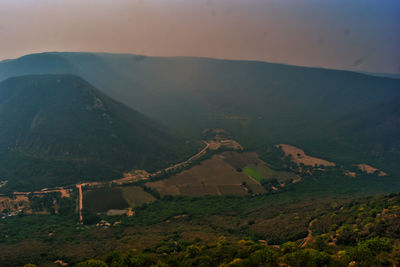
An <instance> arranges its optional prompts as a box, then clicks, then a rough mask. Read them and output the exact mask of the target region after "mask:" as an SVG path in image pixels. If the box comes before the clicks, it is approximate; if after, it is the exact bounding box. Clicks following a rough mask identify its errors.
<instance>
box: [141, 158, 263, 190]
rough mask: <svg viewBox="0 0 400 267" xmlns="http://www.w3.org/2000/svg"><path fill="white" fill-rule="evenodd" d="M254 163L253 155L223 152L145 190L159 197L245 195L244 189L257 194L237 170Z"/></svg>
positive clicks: (250, 180) (258, 187)
mask: <svg viewBox="0 0 400 267" xmlns="http://www.w3.org/2000/svg"><path fill="white" fill-rule="evenodd" d="M256 159H257V158H256V154H255V153H239V152H234V151H230V152H223V153H220V154H217V155H214V156H212V157H211V158H210V159H207V160H205V161H203V162H201V163H200V164H199V165H197V166H194V167H192V168H190V169H188V170H185V171H183V172H181V173H178V174H176V175H173V176H171V177H170V178H167V179H164V180H160V181H156V182H148V183H146V186H148V187H151V188H154V189H156V190H157V191H158V192H159V193H160V195H161V196H165V195H185V196H204V195H245V194H247V193H248V187H251V190H252V192H253V193H256V194H259V193H263V192H265V189H264V188H263V187H262V186H261V185H260V184H259V182H257V181H256V180H254V179H253V178H251V177H249V176H248V175H246V174H245V173H243V172H241V169H240V167H237V166H245V165H247V164H249V163H251V162H254V161H255V160H256Z"/></svg>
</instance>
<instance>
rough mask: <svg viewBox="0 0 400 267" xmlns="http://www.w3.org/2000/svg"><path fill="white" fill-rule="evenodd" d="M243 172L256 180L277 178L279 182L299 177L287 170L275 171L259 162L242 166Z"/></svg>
mask: <svg viewBox="0 0 400 267" xmlns="http://www.w3.org/2000/svg"><path fill="white" fill-rule="evenodd" d="M243 172H245V173H246V174H248V175H250V176H251V177H253V178H254V179H256V180H257V181H259V182H261V181H262V180H270V179H274V178H275V179H277V180H278V182H279V183H286V182H288V181H291V180H296V179H299V178H300V177H299V176H298V175H297V174H295V173H292V172H288V171H276V170H273V169H272V168H271V167H269V166H268V165H267V164H265V163H263V162H260V163H258V164H250V165H247V166H246V167H244V168H243Z"/></svg>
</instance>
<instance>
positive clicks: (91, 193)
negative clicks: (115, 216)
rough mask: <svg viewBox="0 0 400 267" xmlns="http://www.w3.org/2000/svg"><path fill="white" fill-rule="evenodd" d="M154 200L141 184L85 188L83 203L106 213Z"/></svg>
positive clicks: (89, 207)
mask: <svg viewBox="0 0 400 267" xmlns="http://www.w3.org/2000/svg"><path fill="white" fill-rule="evenodd" d="M154 200H155V198H154V197H153V196H152V195H150V194H149V193H147V192H145V191H144V190H143V189H142V188H141V187H139V186H121V187H102V188H92V189H89V190H86V192H85V190H84V196H83V205H84V208H87V209H90V210H92V211H95V212H102V213H105V212H108V211H110V210H123V209H126V208H129V207H130V208H134V207H137V206H140V205H142V204H144V203H150V202H152V201H154ZM111 213H112V212H111Z"/></svg>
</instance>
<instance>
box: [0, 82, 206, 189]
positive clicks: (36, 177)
mask: <svg viewBox="0 0 400 267" xmlns="http://www.w3.org/2000/svg"><path fill="white" fill-rule="evenodd" d="M198 146H199V144H197V143H194V142H192V143H188V142H186V140H185V139H183V138H178V137H175V136H173V135H172V134H170V133H169V132H168V130H167V129H165V128H164V127H163V126H160V125H158V124H157V123H155V122H153V121H151V120H150V119H148V118H146V117H145V116H143V115H142V114H140V113H138V112H136V111H134V110H132V109H130V108H128V107H126V106H124V105H122V104H120V103H118V102H116V101H114V100H112V99H110V98H109V97H107V96H105V95H104V94H103V93H101V92H99V91H98V90H97V89H95V88H93V87H92V86H91V85H90V84H88V83H87V82H85V81H84V80H82V79H80V78H78V77H76V76H72V75H32V76H22V77H16V78H10V79H8V80H6V81H4V82H2V83H1V84H0V166H1V168H0V178H1V180H8V181H9V182H8V184H7V186H8V188H9V189H14V190H19V191H21V190H29V189H33V188H43V187H46V186H61V185H68V184H73V183H76V182H78V181H79V180H86V181H87V180H107V179H116V178H120V177H122V173H123V172H124V171H130V170H132V169H146V170H148V171H153V170H156V169H159V168H161V167H166V166H168V165H169V164H171V163H173V162H178V161H181V160H185V159H186V158H188V157H190V155H191V154H194V153H196V151H197V148H198Z"/></svg>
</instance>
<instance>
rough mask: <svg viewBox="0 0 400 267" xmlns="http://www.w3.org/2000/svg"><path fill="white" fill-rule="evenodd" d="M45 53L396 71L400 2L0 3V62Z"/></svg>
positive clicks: (67, 0) (90, 0)
mask: <svg viewBox="0 0 400 267" xmlns="http://www.w3.org/2000/svg"><path fill="white" fill-rule="evenodd" d="M43 51H102V52H118V53H133V54H144V55H149V56H151V55H153V56H202V57H203V56H204V57H216V58H229V59H252V60H253V59H254V60H262V61H270V62H282V63H289V64H295V65H306V66H321V67H327V68H340V69H351V70H363V71H371V72H391V73H400V0H0V59H7V58H15V57H19V56H22V55H24V54H28V53H33V52H43Z"/></svg>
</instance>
